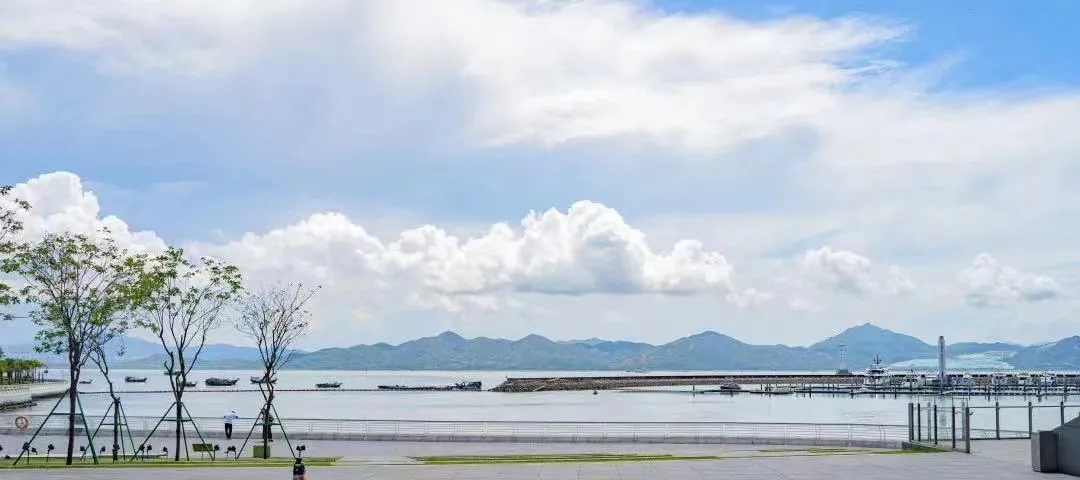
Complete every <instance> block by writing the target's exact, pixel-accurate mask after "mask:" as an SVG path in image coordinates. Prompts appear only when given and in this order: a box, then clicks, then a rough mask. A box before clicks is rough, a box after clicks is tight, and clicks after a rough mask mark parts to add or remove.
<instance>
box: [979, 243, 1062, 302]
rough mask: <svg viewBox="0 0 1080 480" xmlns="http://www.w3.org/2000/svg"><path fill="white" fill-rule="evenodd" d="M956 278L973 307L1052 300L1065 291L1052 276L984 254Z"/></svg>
mask: <svg viewBox="0 0 1080 480" xmlns="http://www.w3.org/2000/svg"><path fill="white" fill-rule="evenodd" d="M958 279H959V282H960V284H961V285H963V287H964V289H965V299H966V300H967V303H968V305H971V306H972V307H976V308H996V307H1006V306H1009V305H1013V304H1015V303H1017V302H1040V301H1044V300H1053V299H1056V298H1059V297H1061V296H1062V295H1064V293H1065V292H1064V289H1062V287H1061V286H1060V285H1059V284H1058V282H1057V281H1056V280H1054V279H1053V278H1051V277H1048V276H1044V275H1037V274H1033V273H1025V272H1021V271H1019V270H1017V269H1016V268H1013V267H1010V266H1007V265H1002V264H1001V262H999V261H998V260H997V259H996V258H994V257H992V256H990V255H989V254H986V253H982V254H979V255H977V256H975V259H974V260H972V262H971V266H970V267H968V268H966V269H964V270H963V271H961V272H960V275H959V278H958Z"/></svg>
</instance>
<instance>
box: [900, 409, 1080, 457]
mask: <svg viewBox="0 0 1080 480" xmlns="http://www.w3.org/2000/svg"><path fill="white" fill-rule="evenodd" d="M1077 416H1080V404H1066V403H1065V402H1064V401H1061V402H1058V403H1057V404H1056V405H1046V404H1042V405H1037V404H1033V403H1032V402H1028V403H1027V405H1001V404H1000V403H999V402H994V404H993V405H976V406H973V405H969V404H966V403H961V404H960V405H938V404H935V403H933V402H928V403H909V404H908V440H909V441H914V442H920V443H930V444H935V445H938V446H943V447H948V448H951V449H954V450H960V451H965V452H968V453H970V452H971V441H972V440H1010V439H1027V438H1031V435H1032V432H1036V431H1039V430H1046V429H1052V428H1056V427H1058V426H1061V425H1064V424H1065V422H1067V421H1069V420H1072V419H1073V418H1076V417H1077Z"/></svg>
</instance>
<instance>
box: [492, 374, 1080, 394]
mask: <svg viewBox="0 0 1080 480" xmlns="http://www.w3.org/2000/svg"><path fill="white" fill-rule="evenodd" d="M1038 375H1040V374H1025V373H1022V372H1009V373H1007V374H1002V373H991V372H986V373H972V374H959V373H949V374H947V375H946V385H949V386H950V387H949V388H951V389H958V388H960V389H969V390H973V391H979V392H988V391H989V392H996V391H1002V392H1004V391H1010V392H1011V391H1021V392H1029V393H1030V394H1036V392H1038V391H1042V390H1050V389H1058V390H1061V389H1070V390H1075V389H1076V388H1077V386H1078V385H1080V374H1078V373H1068V374H1057V375H1056V376H1055V378H1056V380H1055V382H1056V383H1055V384H1054V385H1037V384H1031V385H1027V384H1024V383H1022V381H1021V379H1022V378H1035V377H1037V376H1038ZM913 376H914V378H913ZM1025 376H1027V377H1025ZM868 378H870V377H869V376H867V375H865V374H857V373H855V374H846V375H837V374H833V373H820V374H813V373H775V374H766V373H760V374H758V373H746V374H728V375H648V374H641V375H614V376H588V377H509V378H507V379H506V381H504V382H503V383H502V384H500V385H499V386H497V387H495V388H493V389H491V390H492V391H494V392H545V391H566V390H612V389H626V388H642V387H677V386H692V385H700V386H710V385H732V384H734V385H740V386H742V385H763V386H764V385H768V386H784V387H791V388H798V387H804V388H808V387H809V388H815V389H820V390H822V391H826V390H831V391H833V392H837V391H847V390H851V389H855V388H859V387H860V386H862V385H864V383H865V382H866V380H867V379H868ZM930 379H936V376H935V375H933V374H929V375H928V374H922V373H915V374H913V373H910V372H909V373H889V374H886V375H884V376H883V378H882V382H881V383H880V384H877V385H875V386H876V389H884V390H890V391H891V390H898V391H899V390H903V391H905V392H909V391H923V390H926V391H935V392H936V391H940V390H941V389H939V388H933V389H932V388H929V387H927V386H926V385H927V384H928V383H929V380H930ZM995 382H997V383H995ZM914 383H917V384H918V385H917V386H916V385H915V384H914Z"/></svg>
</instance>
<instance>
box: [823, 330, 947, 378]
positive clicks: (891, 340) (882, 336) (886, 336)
mask: <svg viewBox="0 0 1080 480" xmlns="http://www.w3.org/2000/svg"><path fill="white" fill-rule="evenodd" d="M841 345H843V346H844V352H845V363H846V366H847V368H849V369H851V370H858V369H862V368H865V367H864V365H869V364H870V363H871V362H873V360H874V357H875V356H879V355H880V356H881V360H882V361H883V362H885V363H894V362H899V361H903V360H909V359H912V358H925V357H936V356H937V351H936V349H935V348H934V347H933V346H931V345H930V344H928V343H926V342H924V341H922V340H919V339H918V338H915V337H912V336H910V335H904V334H902V333H896V332H894V331H892V330H887V329H884V328H881V327H878V326H876V325H873V324H870V323H864V324H862V325H858V326H855V327H851V328H849V329H847V330H844V331H843V332H840V333H839V334H836V335H834V336H832V337H829V338H826V339H825V340H822V341H820V342H818V343H815V344H813V345H811V346H810V348H809V349H810V350H811V351H813V352H817V353H820V354H824V355H828V356H830V357H831V358H839V355H840V346H841Z"/></svg>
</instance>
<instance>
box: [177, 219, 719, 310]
mask: <svg viewBox="0 0 1080 480" xmlns="http://www.w3.org/2000/svg"><path fill="white" fill-rule="evenodd" d="M197 250H198V251H200V252H207V253H213V254H215V255H218V256H221V257H224V258H229V259H231V260H233V261H235V262H237V263H239V264H240V265H243V266H245V267H248V268H251V269H253V270H256V271H261V270H266V271H273V272H278V273H280V274H289V275H300V276H304V277H306V278H314V279H318V280H319V281H323V282H337V281H342V280H345V279H349V281H357V280H358V279H362V278H367V279H370V281H371V282H372V283H371V285H373V286H386V285H389V284H390V283H394V284H398V285H400V284H405V285H412V286H415V287H416V288H420V289H423V290H424V291H425V292H429V293H435V294H439V295H443V296H446V297H455V296H461V297H462V298H473V299H474V303H476V302H479V304H481V305H485V304H486V305H490V299H486V298H485V297H482V296H483V295H490V294H497V293H505V292H535V293H542V294H588V293H609V294H610V293H614V294H642V293H655V294H691V293H700V292H707V291H715V292H718V293H727V292H729V291H731V290H732V288H733V287H732V276H733V275H734V270H733V268H732V267H731V266H730V265H729V264H728V262H727V260H726V259H725V258H724V257H723V256H722V255H721V254H719V253H716V252H710V251H706V250H705V249H704V248H703V246H702V245H701V243H700V242H696V241H693V240H682V241H679V242H677V243H676V244H675V245H674V247H673V248H672V249H671V250H670V251H668V252H656V251H654V248H653V247H651V246H650V245H649V244H648V242H647V241H646V239H645V235H644V234H643V233H642V232H641V231H639V230H637V229H634V228H633V227H631V226H629V225H628V224H626V222H625V221H624V220H623V218H622V216H620V215H619V213H618V212H616V211H615V210H613V209H611V208H608V207H606V206H604V205H601V204H598V203H593V202H588V201H582V202H578V203H575V204H574V205H572V206H571V207H570V208H569V209H568V210H567V211H566V212H565V213H564V212H559V211H557V210H554V209H552V210H549V211H547V212H544V213H531V214H529V215H528V216H526V217H525V218H524V219H523V220H522V221H521V228H520V230H515V229H514V228H512V227H511V226H509V225H507V224H502V223H500V224H495V225H493V226H491V227H490V228H489V229H488V230H487V232H485V233H484V234H482V235H478V236H475V237H470V238H464V239H463V238H458V237H456V236H453V235H450V234H448V233H447V232H446V231H445V230H443V229H441V228H438V227H435V226H433V225H424V226H421V227H417V228H413V229H410V230H407V231H405V232H402V233H401V235H400V237H399V238H397V239H394V240H393V241H390V242H383V241H382V240H380V239H378V238H376V237H374V236H372V235H370V234H369V233H368V232H367V231H365V230H364V228H363V227H361V226H359V225H356V224H354V223H353V222H351V221H350V220H349V219H348V218H347V217H345V216H344V215H341V214H316V215H312V216H311V217H309V218H308V219H306V220H304V221H302V222H299V223H296V224H294V225H290V226H288V227H285V228H281V229H277V230H273V231H271V232H268V233H266V234H262V235H256V234H248V235H245V236H244V237H243V238H241V239H239V240H236V241H233V242H228V243H226V244H223V245H198V246H197ZM452 300H453V299H451V298H439V299H435V300H433V301H432V303H431V304H432V305H441V306H443V307H445V308H447V309H451V310H454V309H457V308H458V307H457V306H456V305H457V304H456V303H453V302H452Z"/></svg>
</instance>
